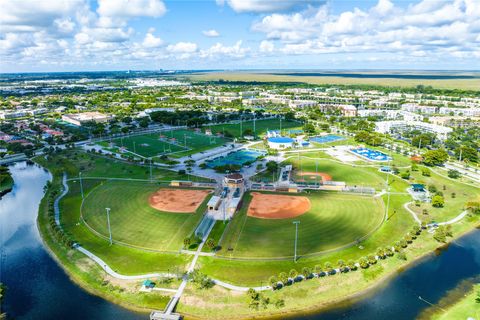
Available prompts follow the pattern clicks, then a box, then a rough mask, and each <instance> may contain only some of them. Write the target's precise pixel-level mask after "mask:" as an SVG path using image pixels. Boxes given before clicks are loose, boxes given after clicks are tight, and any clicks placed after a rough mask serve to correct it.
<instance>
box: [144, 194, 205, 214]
mask: <svg viewBox="0 0 480 320" xmlns="http://www.w3.org/2000/svg"><path fill="white" fill-rule="evenodd" d="M209 193H210V191H208V190H189V189H159V190H158V191H156V192H155V193H153V194H152V195H150V197H149V198H148V202H149V204H150V206H151V207H152V208H155V209H157V210H160V211H165V212H178V213H194V212H195V211H196V210H197V209H198V207H199V206H200V204H201V203H202V202H203V200H204V199H205V197H206V196H207V194H209Z"/></svg>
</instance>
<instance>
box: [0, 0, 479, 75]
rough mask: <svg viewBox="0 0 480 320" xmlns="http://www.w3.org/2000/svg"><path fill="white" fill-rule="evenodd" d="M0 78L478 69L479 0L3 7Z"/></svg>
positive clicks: (108, 0) (82, 0)
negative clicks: (128, 73)
mask: <svg viewBox="0 0 480 320" xmlns="http://www.w3.org/2000/svg"><path fill="white" fill-rule="evenodd" d="M0 7H1V8H2V10H1V11H0V72H2V73H7V72H42V71H45V72H49V71H101V70H129V69H131V70H156V69H329V70H335V69H337V70H340V69H385V70H394V69H407V70H448V69H451V70H478V69H480V62H479V61H480V1H476V0H453V1H443V0H439V1H433V0H424V1H390V0H379V1H319V0H305V1H298V0H296V1H295V0H281V1H261V0H216V1H215V0H210V1H207V0H204V1H182V0H180V1H168V0H167V1H161V0H98V1H97V0H91V1H88V0H65V1H60V0H56V1H41V0H31V1H9V0H0Z"/></svg>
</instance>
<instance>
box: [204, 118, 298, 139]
mask: <svg viewBox="0 0 480 320" xmlns="http://www.w3.org/2000/svg"><path fill="white" fill-rule="evenodd" d="M302 126H303V124H302V123H300V122H296V121H287V120H282V121H281V125H280V119H267V120H257V121H255V134H256V135H257V136H263V135H264V134H265V133H266V132H267V130H280V128H281V129H282V134H287V131H288V129H302ZM207 128H210V129H212V133H214V134H216V133H223V132H227V131H228V132H229V133H231V134H232V135H233V136H234V137H236V138H240V136H241V135H242V133H243V132H244V131H245V130H247V129H250V130H252V131H253V129H254V128H253V121H243V122H242V124H241V125H240V123H235V124H218V125H213V126H206V127H204V130H205V129H207ZM284 129H285V130H284Z"/></svg>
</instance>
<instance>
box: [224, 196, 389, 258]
mask: <svg viewBox="0 0 480 320" xmlns="http://www.w3.org/2000/svg"><path fill="white" fill-rule="evenodd" d="M256 197H260V198H261V199H260V202H259V201H258V200H257V199H256ZM285 197H290V199H287V198H285ZM277 198H278V199H277ZM288 202H290V203H291V204H293V205H292V206H291V205H290V204H289V203H288ZM383 208H384V207H383V201H382V200H381V199H379V198H374V197H371V196H361V195H352V194H341V193H334V192H321V191H318V192H310V193H302V194H301V195H292V194H278V193H276V194H273V193H263V192H262V193H258V192H255V193H249V194H246V195H245V198H244V203H243V206H242V208H241V210H240V211H239V212H238V213H237V214H236V215H235V216H234V218H233V220H232V221H231V222H230V224H229V226H228V228H227V230H226V233H225V235H224V238H223V241H222V243H221V246H222V248H223V249H222V252H221V253H219V255H224V256H228V257H242V258H285V257H291V256H293V250H294V240H295V226H294V224H293V222H294V221H299V222H300V224H299V227H298V230H299V233H298V254H299V255H309V254H315V253H319V252H323V251H327V250H333V249H336V248H340V247H342V246H345V245H348V244H351V243H355V242H356V241H357V240H359V239H360V238H362V237H364V236H367V235H368V234H369V233H371V232H373V231H374V230H375V229H376V228H377V227H379V226H380V225H381V223H382V221H383V218H384V209H383Z"/></svg>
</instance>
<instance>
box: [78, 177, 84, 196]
mask: <svg viewBox="0 0 480 320" xmlns="http://www.w3.org/2000/svg"><path fill="white" fill-rule="evenodd" d="M78 178H79V179H80V192H81V193H82V200H83V183H82V171H79V172H78Z"/></svg>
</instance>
